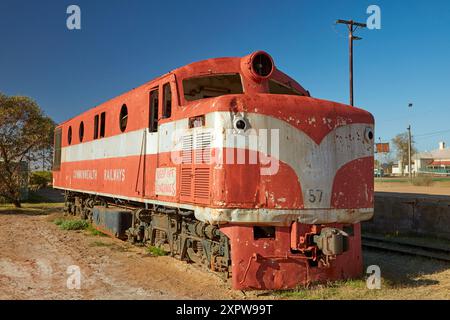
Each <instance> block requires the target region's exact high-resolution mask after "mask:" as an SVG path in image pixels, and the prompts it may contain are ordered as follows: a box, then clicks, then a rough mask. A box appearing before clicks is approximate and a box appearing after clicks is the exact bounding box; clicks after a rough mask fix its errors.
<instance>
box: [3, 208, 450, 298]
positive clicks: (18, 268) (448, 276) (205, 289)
mask: <svg viewBox="0 0 450 320" xmlns="http://www.w3.org/2000/svg"><path fill="white" fill-rule="evenodd" d="M4 209H5V208H3V209H2V210H0V300H1V299H133V300H138V299H246V298H247V299H260V298H262V299H280V298H287V299H421V298H430V299H449V297H450V268H449V265H448V264H446V263H441V262H437V261H434V260H429V259H421V258H417V259H412V258H411V257H410V256H401V255H389V254H386V253H384V252H382V253H378V252H371V251H365V252H364V254H363V255H364V260H365V268H366V267H367V266H368V265H373V264H375V265H379V266H380V268H381V270H382V275H383V279H384V281H385V284H386V286H384V287H383V290H375V291H374V290H368V289H367V288H366V287H365V280H364V279H360V280H356V282H354V281H350V282H349V283H347V284H341V285H339V286H338V287H336V286H331V287H330V288H327V287H323V286H319V287H318V288H317V289H314V290H309V289H308V290H305V289H301V290H300V291H298V292H297V291H296V290H294V291H289V292H287V293H286V294H281V296H280V294H277V293H275V292H258V291H253V292H246V294H245V295H244V294H243V293H242V292H240V291H233V290H231V289H229V284H227V283H225V282H224V281H222V280H221V279H220V278H219V277H217V276H215V275H213V274H212V273H209V272H207V271H205V270H201V269H199V268H197V267H195V266H193V265H188V264H186V263H185V262H182V261H178V260H175V259H173V258H170V257H152V256H150V255H149V254H147V253H146V251H145V250H144V248H139V247H134V246H132V245H130V244H128V243H126V242H123V241H120V240H117V239H111V238H109V237H102V236H93V235H91V234H89V233H88V232H86V231H65V230H61V229H60V228H59V227H58V226H56V225H55V224H54V223H52V221H53V220H54V219H55V218H56V217H57V216H61V213H60V212H61V211H60V210H59V209H56V208H53V209H44V210H42V209H40V210H36V209H23V210H20V211H17V210H14V211H11V210H9V209H7V210H4ZM52 212H53V213H52ZM71 265H77V266H79V268H80V270H81V289H80V290H76V289H72V290H70V289H68V288H67V285H66V284H67V279H68V277H69V276H70V275H69V274H67V267H68V266H71Z"/></svg>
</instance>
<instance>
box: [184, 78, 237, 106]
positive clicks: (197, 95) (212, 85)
mask: <svg viewBox="0 0 450 320" xmlns="http://www.w3.org/2000/svg"><path fill="white" fill-rule="evenodd" d="M183 91H184V99H185V100H186V101H194V100H199V99H205V98H213V97H218V96H223V95H226V94H241V93H243V92H244V90H243V87H242V80H241V76H240V74H238V73H236V74H216V75H209V76H201V77H194V78H189V79H184V80H183Z"/></svg>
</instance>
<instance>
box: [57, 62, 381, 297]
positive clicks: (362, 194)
mask: <svg viewBox="0 0 450 320" xmlns="http://www.w3.org/2000/svg"><path fill="white" fill-rule="evenodd" d="M252 56H254V54H251V55H249V56H247V57H244V58H219V59H210V60H206V61H201V62H196V63H193V64H190V65H187V66H184V67H182V68H179V69H176V70H174V71H172V72H171V73H169V74H166V75H163V76H161V77H159V78H157V79H154V80H152V81H150V82H147V83H146V84H144V85H142V86H140V87H138V88H136V89H133V90H131V91H129V92H127V93H124V94H122V95H120V96H118V97H116V98H113V99H111V100H109V101H107V102H105V103H103V104H100V105H99V106H97V107H95V108H93V109H90V110H88V111H86V112H85V113H83V114H81V115H79V116H77V117H74V118H72V119H70V120H68V121H66V122H64V123H62V124H60V125H59V126H58V128H61V129H62V132H63V137H62V148H63V150H65V151H67V150H69V149H70V150H73V152H72V153H71V155H70V156H72V157H73V159H75V160H74V161H63V162H62V164H61V168H60V169H59V170H55V171H54V172H53V177H54V186H55V187H58V188H61V189H67V190H76V191H80V192H90V193H94V194H103V195H110V196H112V197H114V198H123V199H132V200H133V201H141V202H143V201H145V202H151V201H163V202H166V203H169V204H172V205H193V206H195V207H196V208H205V209H220V208H227V209H242V210H246V209H261V208H264V209H273V210H279V209H286V210H291V209H292V210H294V209H295V210H304V209H307V208H308V206H307V203H306V201H307V199H306V198H305V197H304V194H305V192H306V191H307V190H302V183H304V182H305V181H302V179H301V178H300V176H299V172H298V170H297V171H296V169H295V168H294V167H293V166H292V163H289V162H288V161H284V160H283V159H277V160H279V169H278V171H277V173H276V174H275V175H272V176H264V175H261V171H260V169H261V165H260V164H221V165H215V164H189V165H186V164H174V163H173V161H172V157H171V153H170V152H167V151H161V150H160V149H159V146H160V143H159V142H160V140H155V141H154V143H153V142H151V143H148V141H147V140H146V139H149V137H150V135H149V133H148V126H149V116H150V111H149V110H150V108H149V92H150V91H151V90H152V89H154V88H158V89H159V101H160V103H159V114H162V101H163V99H162V92H163V90H162V87H163V85H165V84H166V83H170V84H171V90H172V99H173V104H172V116H171V117H170V118H168V119H160V120H159V126H160V128H161V127H162V126H164V125H170V124H172V123H174V122H175V121H177V125H179V124H185V126H186V129H189V125H188V123H189V119H192V118H194V117H200V118H202V119H203V120H202V125H205V126H208V125H209V123H208V121H209V120H208V118H207V117H208V115H210V114H213V113H214V114H220V113H226V114H229V113H230V112H231V113H233V112H235V113H245V114H247V115H257V116H260V117H265V119H267V123H269V122H270V121H272V120H271V119H276V120H277V121H279V123H281V124H282V125H281V126H283V128H281V130H291V131H292V130H294V131H295V132H296V133H301V134H304V135H305V137H306V138H305V139H310V140H311V143H310V144H311V145H315V146H320V145H321V143H323V142H324V141H325V140H326V139H327V137H329V136H330V134H335V132H336V130H337V129H339V128H346V127H348V126H350V125H362V126H363V127H364V126H366V125H367V126H369V127H373V123H374V119H373V116H372V115H371V114H370V113H369V112H367V111H365V110H362V109H359V108H350V107H349V106H347V105H344V104H340V103H336V102H331V101H326V100H321V99H317V98H312V97H310V96H309V93H308V92H307V91H306V90H305V89H304V88H303V87H302V86H301V85H300V84H298V83H297V82H296V81H294V80H293V79H291V78H290V77H289V76H287V75H286V74H284V73H282V72H281V71H279V70H278V69H276V67H275V68H274V70H273V72H272V74H271V75H270V76H268V77H270V78H271V79H275V80H277V81H278V82H281V83H285V84H287V83H290V84H291V85H292V87H293V88H294V89H295V90H297V91H298V92H300V93H303V94H304V96H292V95H275V94H270V95H268V94H267V93H268V82H267V79H262V78H258V77H255V75H254V72H253V71H252V70H251V65H250V64H249V61H251V58H252ZM214 73H217V74H229V73H240V74H241V76H242V79H243V87H244V92H245V94H239V95H224V96H220V97H216V98H210V99H202V100H197V101H186V100H185V99H184V94H183V88H182V80H183V79H186V78H190V77H193V76H199V75H207V74H214ZM123 104H126V105H127V108H128V121H127V128H126V130H125V132H124V133H122V131H121V130H120V126H119V114H120V109H121V107H122V105H123ZM102 112H106V127H105V138H101V139H97V140H94V117H95V115H100V114H101V113H102ZM81 122H83V123H84V138H83V141H82V142H81V141H79V136H78V134H77V133H78V128H79V125H80V123H81ZM69 127H72V130H73V134H72V141H71V144H70V148H69V143H68V139H67V132H68V129H69ZM278 129H280V128H278ZM136 133H137V134H136ZM133 134H134V135H133ZM131 135H133V136H132V140H131V142H130V141H128V140H120V139H122V138H123V137H126V136H131ZM362 137H363V134H361V136H360V137H349V141H353V142H352V143H354V144H357V143H363V142H362V139H363V138H362ZM288 138H292V137H289V136H288ZM111 139H116V140H114V141H113V142H108V143H110V144H109V146H110V147H109V148H111V149H114V150H116V149H117V150H119V146H120V145H122V146H121V148H122V147H123V148H124V150H125V151H123V152H122V153H118V154H115V156H111V157H108V158H102V156H101V155H99V156H98V157H97V158H95V157H93V158H92V159H91V158H89V156H91V155H89V156H88V155H87V151H85V149H83V148H85V147H86V146H88V145H89V144H92V145H94V144H95V147H94V148H93V149H92V153H93V152H95V149H96V148H97V149H98V148H102V147H103V146H105V145H106V143H107V141H110V140H111ZM163 139H166V140H165V141H167V139H168V138H167V137H164V138H163ZM125 142H126V143H128V144H130V143H131V144H132V145H131V147H133V146H135V148H134V149H133V148H131V149H132V151H133V150H134V151H133V152H131V151H130V150H131V149H130V150H129V149H127V148H128V147H130V146H129V145H128V146H126V147H124V146H123V145H124V144H125ZM152 143H153V144H152ZM282 143H284V144H285V145H287V146H289V148H288V149H290V150H291V149H292V148H291V144H292V142H290V141H288V140H287V141H283V142H282ZM337 143H339V142H336V144H337ZM367 145H368V146H369V145H371V143H368V144H367ZM144 146H145V147H144ZM155 146H158V147H157V148H156V147H155ZM75 148H80V149H75ZM151 148H154V152H153V153H152V152H150V151H149V149H151ZM318 148H319V147H317V150H319V149H318ZM368 148H369V147H368ZM114 150H113V151H114ZM292 150H295V149H292ZM314 150H315V149H314ZM320 150H322V149H320ZM108 151H111V150H105V152H108ZM227 151H228V150H227V147H225V146H224V147H220V148H211V150H210V152H211V156H215V155H217V154H220V153H222V154H226V153H227ZM235 151H238V150H237V148H236V150H235ZM83 152H84V153H83ZM251 152H254V151H250V150H244V154H245V157H246V159H248V158H249V155H250V153H251ZM326 152H333V151H332V150H328V151H326ZM85 153H86V155H85ZM177 153H178V154H177ZM179 153H180V151H177V152H175V154H176V155H178V156H179ZM80 155H85V156H86V158H83V157H82V156H81V157H80ZM261 156H265V155H262V154H259V153H258V157H261ZM324 156H326V155H324ZM65 157H66V159H67V157H69V155H68V153H66V154H65ZM63 158H64V157H63ZM285 158H288V159H291V158H289V157H285ZM294 158H295V157H294ZM274 159H275V157H274ZM291 160H292V159H291ZM157 168H174V170H175V172H176V178H175V182H174V183H175V192H174V195H167V194H165V195H162V194H156V192H155V182H156V178H155V172H156V170H157ZM305 169H306V168H305ZM94 171H95V174H94ZM196 172H197V177H200V178H201V179H200V180H199V182H198V184H197V185H196V182H195V176H196ZM202 174H203V175H202ZM372 176H373V157H372V156H364V157H359V158H357V159H354V160H352V161H349V162H348V163H344V164H343V165H342V167H340V168H338V170H337V171H336V173H335V175H334V176H330V177H329V180H330V181H329V183H330V185H331V190H330V192H331V195H330V203H329V204H326V205H324V208H325V209H327V210H329V212H330V213H332V212H334V209H348V210H347V211H348V212H352V210H356V209H359V208H372V207H373V177H372ZM183 177H191V178H192V179H191V180H190V181H184V182H183V180H182V179H183ZM165 183H167V182H165ZM166 187H167V185H166ZM168 187H169V188H168V189H170V187H171V186H170V185H169V186H168ZM196 187H197V191H196V192H195V190H196ZM183 188H184V189H183ZM160 189H164V188H160ZM164 190H166V189H164ZM182 190H184V191H183V192H184V193H182ZM309 205H311V204H309ZM313 209H314V208H313ZM289 219H290V220H289ZM295 221H296V218H295V217H293V218H287V219H286V221H283V223H282V224H283V226H280V222H278V223H276V222H273V225H276V237H275V239H258V240H255V239H254V236H253V225H257V224H258V223H257V222H254V221H253V222H252V223H251V224H249V223H246V222H245V221H244V220H242V221H241V224H240V225H239V224H230V225H226V226H223V227H222V228H221V230H222V231H223V232H224V233H225V234H226V235H227V236H228V237H229V238H230V241H231V255H232V263H233V266H232V269H233V272H232V274H233V286H234V288H236V289H248V288H255V289H282V288H290V287H294V286H297V285H299V284H306V283H308V282H311V281H327V280H336V279H341V278H349V277H356V276H358V275H359V274H360V273H361V270H362V260H361V244H360V225H359V224H355V225H354V230H355V233H354V235H353V236H352V237H351V239H350V250H349V251H347V252H345V253H344V254H342V255H339V256H337V258H336V260H334V261H332V265H331V267H328V268H319V267H315V266H310V264H309V262H308V261H306V260H307V259H306V258H305V254H304V252H305V251H308V252H309V253H311V252H312V254H313V256H317V252H316V251H317V248H311V247H310V245H308V246H307V245H306V244H307V242H308V241H306V239H307V238H308V237H309V236H311V235H314V234H317V233H318V232H319V231H320V228H321V227H322V226H315V225H306V224H300V223H297V222H295ZM265 224H266V225H267V222H266V223H265ZM326 226H336V227H338V228H342V224H327V225H326ZM102 231H103V232H104V230H102Z"/></svg>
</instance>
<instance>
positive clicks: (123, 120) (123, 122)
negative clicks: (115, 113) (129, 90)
mask: <svg viewBox="0 0 450 320" xmlns="http://www.w3.org/2000/svg"><path fill="white" fill-rule="evenodd" d="M127 122H128V108H127V105H126V104H124V105H122V108H121V109H120V116H119V127H120V131H122V132H124V131H125V129H126V128H127Z"/></svg>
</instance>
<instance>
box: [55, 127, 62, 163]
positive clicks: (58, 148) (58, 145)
mask: <svg viewBox="0 0 450 320" xmlns="http://www.w3.org/2000/svg"><path fill="white" fill-rule="evenodd" d="M61 136H62V130H61V128H57V129H56V130H55V148H54V154H53V170H59V169H60V167H61V140H62V137H61Z"/></svg>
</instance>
